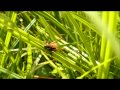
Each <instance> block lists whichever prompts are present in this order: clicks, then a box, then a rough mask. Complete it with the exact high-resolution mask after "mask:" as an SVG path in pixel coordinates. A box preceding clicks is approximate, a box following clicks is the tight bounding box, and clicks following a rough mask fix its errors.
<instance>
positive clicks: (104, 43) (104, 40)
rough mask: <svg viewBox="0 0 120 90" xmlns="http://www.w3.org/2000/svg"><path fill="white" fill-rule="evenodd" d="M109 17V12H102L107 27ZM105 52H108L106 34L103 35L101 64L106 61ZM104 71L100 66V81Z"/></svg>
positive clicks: (103, 21) (98, 76)
mask: <svg viewBox="0 0 120 90" xmlns="http://www.w3.org/2000/svg"><path fill="white" fill-rule="evenodd" d="M108 16H109V15H108V12H107V11H103V12H102V23H103V24H105V25H106V26H107V23H108ZM105 50H106V39H105V34H104V33H102V40H101V51H100V63H102V62H103V61H104V55H105ZM102 70H103V66H100V67H99V68H98V74H97V78H98V79H100V78H101V77H102Z"/></svg>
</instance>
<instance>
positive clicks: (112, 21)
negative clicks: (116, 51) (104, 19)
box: [102, 11, 117, 79]
mask: <svg viewBox="0 0 120 90" xmlns="http://www.w3.org/2000/svg"><path fill="white" fill-rule="evenodd" d="M116 25H117V12H115V11H111V12H109V23H108V30H109V32H111V33H113V34H114V33H115V31H116ZM112 54H113V51H112V48H111V44H110V42H109V40H107V46H106V52H105V59H104V61H107V60H108V59H110V58H112V57H113V56H112ZM109 68H110V62H109V63H105V64H104V70H103V74H102V78H103V79H106V78H108V73H109Z"/></svg>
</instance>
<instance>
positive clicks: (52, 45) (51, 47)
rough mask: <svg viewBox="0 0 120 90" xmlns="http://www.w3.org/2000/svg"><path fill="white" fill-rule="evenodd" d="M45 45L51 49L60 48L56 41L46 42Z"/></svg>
mask: <svg viewBox="0 0 120 90" xmlns="http://www.w3.org/2000/svg"><path fill="white" fill-rule="evenodd" d="M44 47H45V48H47V49H48V50H50V51H56V50H57V48H58V44H57V43H56V42H55V41H53V42H50V43H46V45H45V46H44Z"/></svg>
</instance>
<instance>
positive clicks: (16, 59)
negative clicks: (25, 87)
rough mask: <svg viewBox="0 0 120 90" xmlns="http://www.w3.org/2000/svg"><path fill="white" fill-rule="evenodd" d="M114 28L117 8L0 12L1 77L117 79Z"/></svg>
mask: <svg viewBox="0 0 120 90" xmlns="http://www.w3.org/2000/svg"><path fill="white" fill-rule="evenodd" d="M119 32H120V30H119V12H107V11H103V12H86V11H85V12H84V11H82V12H81V11H77V12H75V11H26V12H22V11H20V12H14V11H5V12H4V13H3V12H2V13H0V46H1V47H0V58H1V60H0V67H1V69H0V78H7V79H10V78H16V79H25V78H34V76H37V77H38V78H42V76H45V77H46V78H48V77H52V78H57V79H71V78H72V79H97V78H98V79H106V78H107V79H109V78H113V79H114V78H119V76H120V73H116V71H118V72H119V70H120V69H119V65H120V56H119V54H120V53H119V51H120V43H119V41H120V40H119V39H120V38H119V36H120V35H119V34H120V33H119ZM116 33H117V34H116ZM53 41H55V42H56V43H57V44H58V47H57V50H56V51H50V50H48V49H46V48H45V47H44V46H45V44H46V43H49V42H53ZM111 63H112V64H111ZM111 73H112V74H111Z"/></svg>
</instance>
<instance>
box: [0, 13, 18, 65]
mask: <svg viewBox="0 0 120 90" xmlns="http://www.w3.org/2000/svg"><path fill="white" fill-rule="evenodd" d="M11 14H12V15H11V21H12V22H15V21H16V18H17V14H16V13H15V12H11ZM11 35H12V34H11V32H10V31H7V35H6V39H5V46H4V47H3V48H8V46H9V43H10V40H11ZM6 57H7V54H3V57H2V60H1V65H2V66H3V65H4V62H5V58H6ZM3 67H4V66H3Z"/></svg>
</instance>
